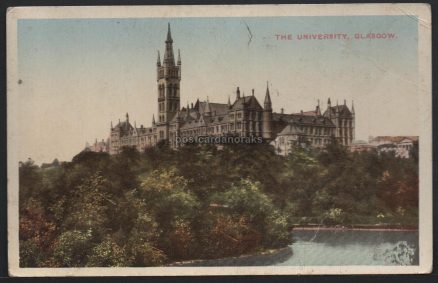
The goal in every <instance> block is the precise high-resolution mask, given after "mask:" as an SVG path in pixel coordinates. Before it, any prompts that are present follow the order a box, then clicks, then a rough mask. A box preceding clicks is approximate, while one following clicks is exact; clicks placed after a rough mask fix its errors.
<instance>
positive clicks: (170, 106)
mask: <svg viewBox="0 0 438 283" xmlns="http://www.w3.org/2000/svg"><path fill="white" fill-rule="evenodd" d="M178 108H179V103H178V102H177V101H169V102H168V109H167V111H178ZM158 110H159V111H160V112H163V111H166V109H165V102H160V103H158Z"/></svg>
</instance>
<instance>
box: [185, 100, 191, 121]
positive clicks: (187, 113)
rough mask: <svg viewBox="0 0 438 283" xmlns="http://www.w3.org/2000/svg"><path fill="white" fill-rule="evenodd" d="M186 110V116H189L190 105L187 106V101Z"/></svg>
mask: <svg viewBox="0 0 438 283" xmlns="http://www.w3.org/2000/svg"><path fill="white" fill-rule="evenodd" d="M186 110H187V112H186V117H187V118H188V117H190V106H189V102H187V108H186Z"/></svg>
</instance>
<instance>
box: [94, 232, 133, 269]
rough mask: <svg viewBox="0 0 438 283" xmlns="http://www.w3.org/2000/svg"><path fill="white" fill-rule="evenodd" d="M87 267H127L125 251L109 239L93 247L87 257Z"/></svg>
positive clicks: (127, 260) (127, 259)
mask: <svg viewBox="0 0 438 283" xmlns="http://www.w3.org/2000/svg"><path fill="white" fill-rule="evenodd" d="M87 266H90V267H91V266H95V267H99V266H114V267H121V266H129V258H128V257H127V254H126V252H125V249H124V248H122V247H120V246H119V245H117V243H115V242H114V241H113V240H112V239H111V238H107V239H105V240H104V241H103V242H101V243H100V244H98V245H97V246H95V247H94V248H93V249H92V251H91V254H90V255H89V256H88V260H87Z"/></svg>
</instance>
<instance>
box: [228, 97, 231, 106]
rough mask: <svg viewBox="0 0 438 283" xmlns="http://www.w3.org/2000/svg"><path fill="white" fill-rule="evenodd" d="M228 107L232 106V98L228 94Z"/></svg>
mask: <svg viewBox="0 0 438 283" xmlns="http://www.w3.org/2000/svg"><path fill="white" fill-rule="evenodd" d="M228 108H231V100H230V96H229V95H228Z"/></svg>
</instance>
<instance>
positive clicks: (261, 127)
mask: <svg viewBox="0 0 438 283" xmlns="http://www.w3.org/2000/svg"><path fill="white" fill-rule="evenodd" d="M156 68H157V94H158V95H157V106H158V109H157V113H158V114H157V119H155V116H153V118H152V125H151V127H143V125H141V126H140V127H137V125H136V124H135V123H134V125H132V124H131V122H130V120H129V115H128V113H127V114H126V118H125V120H124V121H120V120H119V122H118V124H117V125H115V126H113V124H112V122H111V131H110V137H109V139H108V145H109V152H110V154H117V153H118V152H120V150H121V148H122V147H124V146H135V147H136V148H137V149H138V150H139V151H144V150H145V149H146V148H148V147H152V146H155V145H157V143H159V142H160V141H163V142H167V143H168V144H169V145H170V146H171V147H172V148H177V147H178V146H180V145H181V144H180V143H179V142H178V141H179V139H181V138H183V137H185V138H187V137H192V138H196V137H205V136H234V137H236V136H237V137H258V138H260V139H261V140H264V141H266V142H269V143H271V144H272V145H273V146H274V147H275V148H276V149H277V152H278V153H280V154H287V152H289V151H290V149H291V148H292V145H294V144H303V145H304V144H306V145H311V146H316V147H323V146H324V145H326V144H327V143H329V142H330V141H331V140H332V138H336V139H338V141H339V142H340V143H342V144H344V145H349V144H350V143H351V142H352V141H353V139H354V107H352V108H351V110H350V109H349V108H348V107H347V106H346V104H345V102H344V104H343V105H335V106H332V105H331V102H330V99H329V100H328V107H327V109H326V110H325V111H324V113H322V112H321V110H320V106H319V103H318V105H317V106H316V108H315V110H313V111H307V112H303V111H301V112H300V113H295V114H284V113H283V110H282V111H281V113H275V112H273V109H272V101H271V97H270V92H269V87H268V86H267V87H266V92H265V97H264V101H263V106H262V105H261V104H260V103H259V101H258V100H257V98H256V97H255V93H254V90H252V93H251V95H249V96H245V95H244V94H242V93H241V91H240V89H239V87H237V89H236V92H235V97H234V98H233V99H231V98H230V97H228V102H227V103H213V102H210V101H209V99H208V97H207V99H206V100H204V101H200V100H199V99H198V100H197V101H196V102H195V103H194V104H193V103H192V104H191V105H187V106H185V107H181V105H180V101H181V93H180V81H181V55H180V52H179V50H178V57H177V60H175V56H174V52H173V39H172V35H171V30H170V25H169V27H168V32H167V38H166V41H165V51H164V56H163V60H162V61H161V58H160V53H159V52H158V58H157V63H156Z"/></svg>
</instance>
